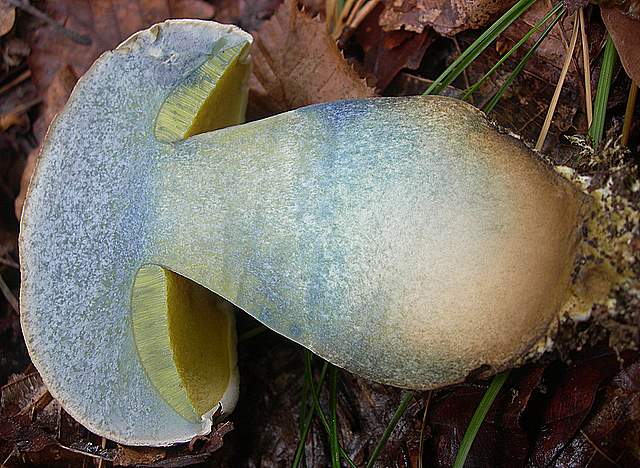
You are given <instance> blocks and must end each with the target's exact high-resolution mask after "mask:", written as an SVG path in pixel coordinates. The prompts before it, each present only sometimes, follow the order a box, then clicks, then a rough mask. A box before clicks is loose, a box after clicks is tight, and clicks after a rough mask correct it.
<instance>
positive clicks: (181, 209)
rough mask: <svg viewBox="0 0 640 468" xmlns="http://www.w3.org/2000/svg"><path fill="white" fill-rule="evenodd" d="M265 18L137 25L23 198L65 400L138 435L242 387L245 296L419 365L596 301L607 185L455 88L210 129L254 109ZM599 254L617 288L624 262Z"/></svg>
mask: <svg viewBox="0 0 640 468" xmlns="http://www.w3.org/2000/svg"><path fill="white" fill-rule="evenodd" d="M250 42H251V39H250V36H248V35H247V34H246V33H243V32H242V31H240V30H239V29H237V28H234V27H232V26H222V25H218V24H216V23H212V22H200V21H168V22H165V23H162V24H160V25H156V26H154V27H152V28H151V29H149V30H146V31H143V32H140V33H137V34H135V35H134V36H132V38H130V39H129V40H127V41H126V42H125V43H123V44H122V45H121V46H119V47H118V48H117V49H116V50H114V51H112V52H107V53H105V54H104V55H103V56H102V57H100V58H99V59H98V60H97V61H96V63H95V64H94V65H93V66H92V67H91V69H90V70H89V71H88V72H87V74H86V75H85V77H84V78H83V79H82V80H80V82H79V83H78V85H77V86H76V88H75V90H74V92H73V94H72V96H71V98H70V99H69V102H68V104H67V106H66V108H65V109H64V110H63V112H62V113H61V114H60V115H59V116H58V117H57V119H56V120H55V122H54V123H53V124H52V126H51V128H50V130H49V133H48V135H47V138H46V141H45V143H44V145H43V149H42V153H41V156H40V160H39V163H38V167H37V169H36V172H35V174H34V176H33V179H32V181H31V186H30V189H29V194H28V197H27V202H26V205H25V209H24V212H23V219H22V226H21V238H20V242H21V244H20V245H21V255H22V278H23V283H22V290H21V307H22V325H23V330H24V336H25V339H26V342H27V346H28V349H29V352H30V354H31V357H32V360H33V362H34V364H35V365H36V367H37V368H38V370H39V371H40V373H41V374H42V378H43V380H44V382H45V383H46V384H47V386H48V388H49V389H50V391H51V393H52V395H53V396H54V397H56V398H57V399H58V400H59V401H60V402H61V403H62V405H63V406H64V407H65V408H66V410H67V411H68V412H69V413H70V414H71V415H72V416H73V417H75V418H76V419H77V420H78V421H80V422H81V423H83V424H84V425H85V426H87V427H88V428H89V429H91V430H93V431H94V432H96V433H97V434H100V435H103V436H106V437H109V438H110V439H113V440H116V441H118V442H121V443H126V444H131V445H141V444H144V445H167V444H171V443H175V442H179V441H186V440H189V439H190V438H192V437H193V436H195V435H197V434H201V433H204V432H207V431H208V430H210V427H211V419H212V417H213V415H212V413H213V412H214V411H218V410H220V405H219V404H218V403H219V401H222V407H221V408H222V410H223V411H224V412H226V413H228V411H230V410H231V409H232V407H233V405H234V404H235V399H236V398H237V370H236V364H235V350H234V349H233V348H234V346H235V331H234V330H233V316H232V314H231V312H230V305H229V303H232V304H235V305H236V306H238V307H239V308H240V309H242V310H244V311H245V312H247V313H249V314H250V315H252V316H253V317H255V318H256V319H257V320H259V321H261V322H262V323H264V324H265V325H266V326H267V327H269V328H271V329H272V330H275V331H276V332H278V333H280V334H282V335H284V336H286V337H288V338H290V339H292V340H294V341H296V342H298V343H300V344H301V345H303V346H305V347H306V348H308V349H310V350H311V351H313V352H315V353H317V354H319V355H320V356H322V357H324V358H325V359H327V360H329V361H331V362H332V363H334V364H335V365H337V366H340V367H342V368H345V369H347V370H349V371H351V372H354V373H357V374H359V375H362V376H364V377H366V378H369V379H372V380H375V381H377V382H382V383H385V384H390V385H396V386H400V387H407V388H414V389H427V388H435V387H438V386H443V385H446V384H450V383H455V382H459V381H461V380H464V379H465V378H466V377H467V376H468V375H469V374H471V373H474V372H479V371H485V370H486V371H487V372H496V371H499V370H501V369H504V368H507V367H509V366H513V365H515V364H517V363H519V362H521V360H522V359H524V358H525V357H526V356H527V355H529V354H531V352H532V351H533V350H536V349H538V348H539V347H540V345H541V343H545V340H546V339H547V336H548V335H549V333H550V331H552V330H553V328H554V326H555V324H556V323H557V320H558V317H559V314H561V313H562V312H563V311H564V310H566V307H567V304H569V303H571V304H572V307H573V305H575V304H577V303H578V302H579V301H577V300H576V296H575V294H576V291H577V289H576V288H575V287H574V286H575V278H576V275H575V272H576V264H577V263H576V262H577V259H578V258H579V257H580V252H581V248H582V247H581V245H582V244H581V236H582V232H583V229H582V227H583V225H584V223H585V219H587V218H588V217H589V213H591V212H592V210H593V208H592V205H593V203H592V202H591V199H590V198H589V197H588V196H587V195H585V194H583V193H582V192H581V191H580V190H578V189H577V188H576V187H575V186H574V184H572V183H570V182H569V181H567V180H566V179H565V178H563V177H561V176H560V175H559V174H558V173H557V172H556V171H554V170H553V169H552V168H550V167H548V166H547V165H546V164H545V163H543V162H542V161H540V160H539V159H538V157H537V156H536V155H535V154H534V153H533V152H532V151H530V150H529V149H528V148H527V147H526V146H525V145H524V144H522V143H521V142H520V141H519V140H518V139H516V138H514V137H512V136H510V135H507V134H505V133H504V132H501V131H499V130H497V129H496V128H495V127H494V126H493V125H492V124H491V123H490V122H489V121H488V120H487V119H486V118H485V117H484V115H483V114H482V113H481V112H480V111H478V110H477V109H475V108H474V107H472V106H471V105H468V104H465V103H463V102H460V101H456V100H453V99H448V98H442V97H411V98H379V99H368V100H355V101H342V102H335V103H329V104H322V105H315V106H310V107H306V108H301V109H298V110H294V111H291V112H287V113H284V114H280V115H277V116H274V117H271V118H267V119H264V120H260V121H256V122H251V123H248V124H243V125H237V126H232V127H228V128H225V129H221V130H216V131H213V132H209V133H202V134H198V135H195V134H196V133H200V132H202V131H205V130H208V129H213V128H220V127H223V126H226V125H230V124H234V123H237V122H238V121H240V120H242V116H243V113H244V105H245V103H246V86H245V84H244V81H245V79H246V75H247V70H248V65H247V61H248V57H249V56H248V47H249V44H250ZM596 270H597V269H596ZM596 270H594V271H596ZM605 270H606V269H605ZM597 271H601V270H597ZM602 271H604V270H602ZM606 271H610V270H606ZM600 277H601V278H603V280H602V283H603V284H604V285H605V286H604V287H603V288H602V290H603V291H608V289H607V288H609V287H610V285H611V284H614V283H615V280H614V279H612V278H610V277H609V276H606V275H604V276H599V275H598V274H594V275H591V276H590V278H591V279H590V281H592V280H593V278H600ZM209 291H211V293H210V292H209ZM213 293H215V294H213ZM225 301H228V302H225ZM588 306H589V304H586V305H585V304H583V305H581V307H583V308H584V307H588Z"/></svg>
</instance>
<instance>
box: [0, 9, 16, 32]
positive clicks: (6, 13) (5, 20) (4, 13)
mask: <svg viewBox="0 0 640 468" xmlns="http://www.w3.org/2000/svg"><path fill="white" fill-rule="evenodd" d="M15 22H16V7H14V6H11V5H9V4H8V3H7V2H6V1H4V0H0V36H4V35H5V34H7V33H8V32H9V31H11V29H12V28H13V24H14V23H15Z"/></svg>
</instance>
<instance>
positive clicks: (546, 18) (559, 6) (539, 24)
mask: <svg viewBox="0 0 640 468" xmlns="http://www.w3.org/2000/svg"><path fill="white" fill-rule="evenodd" d="M563 9H564V5H563V4H562V3H558V4H557V5H555V6H554V7H553V8H552V9H551V10H549V12H548V13H547V14H546V15H545V16H544V18H542V19H541V20H540V21H538V22H537V23H536V24H535V25H534V26H533V27H532V28H531V29H529V31H528V32H527V34H525V35H524V36H523V37H522V39H520V40H519V41H518V42H516V43H515V44H514V45H513V47H511V49H510V50H509V52H507V53H506V54H504V55H503V56H502V57H501V58H500V60H498V61H497V62H496V64H495V65H494V66H493V67H491V70H489V71H488V72H487V73H485V74H484V75H483V76H482V78H480V79H479V80H478V81H477V82H476V83H475V84H473V85H472V86H469V88H467V89H466V90H465V92H464V94H463V96H462V97H461V98H460V99H462V100H463V101H464V100H465V99H467V98H468V97H469V96H471V95H472V94H473V93H475V92H476V91H477V90H478V88H480V86H482V84H483V83H484V82H485V81H487V79H488V78H489V77H490V76H491V75H493V74H494V73H495V71H496V70H497V69H498V68H499V67H500V66H501V65H502V64H503V63H504V62H505V61H506V60H507V59H508V58H509V57H511V56H512V55H513V54H514V53H515V52H516V51H517V50H518V49H519V48H520V47H522V45H524V44H525V43H526V42H527V41H528V40H529V38H531V36H533V35H534V34H535V33H536V32H537V31H538V30H539V29H540V28H541V27H542V26H543V25H544V24H545V23H546V22H547V21H549V19H550V18H551V17H552V16H553V15H554V14H556V13H558V12H559V11H560V10H563Z"/></svg>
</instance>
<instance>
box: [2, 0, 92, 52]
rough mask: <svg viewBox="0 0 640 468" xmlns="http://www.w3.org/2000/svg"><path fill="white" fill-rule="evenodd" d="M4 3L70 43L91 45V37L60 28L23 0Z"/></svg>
mask: <svg viewBox="0 0 640 468" xmlns="http://www.w3.org/2000/svg"><path fill="white" fill-rule="evenodd" d="M6 1H7V3H9V4H10V5H13V6H14V7H16V8H20V9H21V10H24V11H26V12H27V13H29V14H30V15H33V16H35V17H36V18H39V19H41V20H42V21H44V22H45V23H47V24H50V25H51V26H52V27H53V29H55V30H56V31H57V32H59V33H60V34H64V35H65V36H67V37H68V38H69V39H71V40H72V41H75V42H77V43H78V44H82V45H86V46H88V45H91V42H92V41H91V37H89V36H87V35H86V34H80V33H79V32H76V31H73V30H71V29H68V28H66V27H64V26H62V25H61V24H60V23H58V22H57V21H55V20H53V19H52V18H50V17H49V16H48V15H47V14H46V13H43V12H42V11H40V10H38V9H37V8H34V7H33V6H31V5H29V4H28V3H27V2H25V1H24V0H6Z"/></svg>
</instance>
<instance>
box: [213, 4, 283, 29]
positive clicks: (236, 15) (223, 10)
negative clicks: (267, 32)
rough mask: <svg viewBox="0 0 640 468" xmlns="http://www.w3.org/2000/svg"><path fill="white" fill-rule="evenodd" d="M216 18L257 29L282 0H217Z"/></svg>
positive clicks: (245, 27) (222, 21)
mask: <svg viewBox="0 0 640 468" xmlns="http://www.w3.org/2000/svg"><path fill="white" fill-rule="evenodd" d="M214 3H215V5H216V13H215V16H214V19H215V20H216V21H218V22H220V23H233V24H235V25H238V26H240V27H241V28H242V29H244V30H245V31H255V30H256V29H258V28H259V27H260V25H261V24H262V23H263V22H264V21H265V20H267V19H269V18H270V17H271V15H273V13H274V12H275V11H276V10H277V9H278V7H279V6H280V4H281V3H282V0H216V1H215V2H214Z"/></svg>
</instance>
